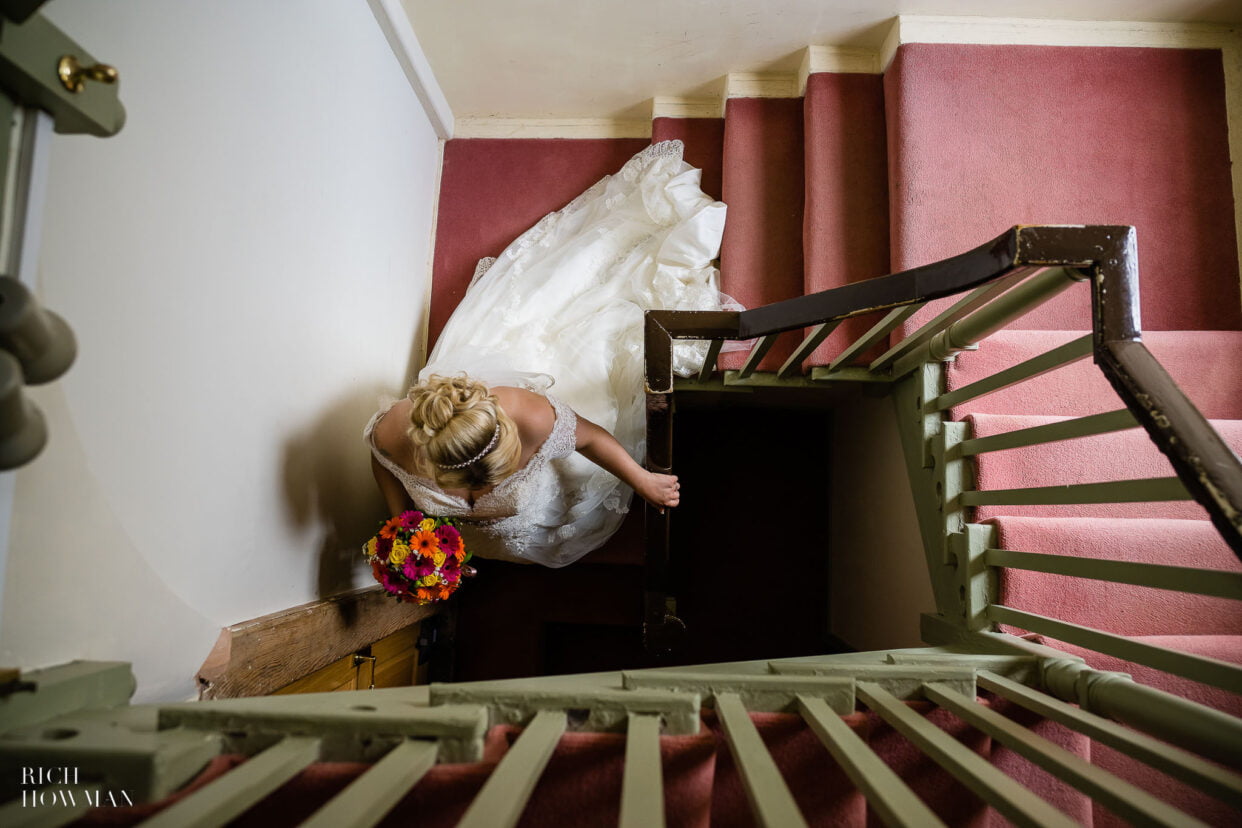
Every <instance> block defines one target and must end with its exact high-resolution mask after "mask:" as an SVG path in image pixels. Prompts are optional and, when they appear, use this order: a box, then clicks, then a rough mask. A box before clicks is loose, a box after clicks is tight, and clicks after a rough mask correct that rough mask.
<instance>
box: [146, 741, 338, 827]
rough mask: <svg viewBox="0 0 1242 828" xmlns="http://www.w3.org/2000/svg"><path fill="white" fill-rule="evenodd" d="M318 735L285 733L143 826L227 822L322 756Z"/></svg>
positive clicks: (219, 824) (196, 824)
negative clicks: (273, 742)
mask: <svg viewBox="0 0 1242 828" xmlns="http://www.w3.org/2000/svg"><path fill="white" fill-rule="evenodd" d="M319 747H320V739H319V738H318V737H316V736H286V737H285V738H283V739H281V740H280V741H279V742H277V743H276V744H274V745H272V746H271V747H269V748H268V749H267V750H264V751H263V752H261V753H259V754H258V755H256V756H252V757H251V758H249V759H247V760H246V761H245V762H243V763H242V764H240V765H238V766H237V767H236V768H233V770H231V771H229V772H228V773H226V774H225V775H224V776H221V777H220V778H218V779H216V780H214V781H212V782H209V783H208V784H207V785H205V786H203V787H202V788H199V789H198V790H197V791H195V792H194V793H192V794H190V795H189V796H187V797H186V798H185V799H180V800H178V801H176V802H174V803H173V804H172V805H169V806H168V807H167V808H165V809H164V810H162V811H160V812H159V813H158V814H156V815H155V816H153V817H151V818H150V819H148V820H146V821H145V822H143V823H142V828H209V826H211V828H215V826H222V825H226V824H227V823H228V822H229V821H230V820H232V819H234V818H236V817H238V816H240V815H241V814H242V813H244V812H245V811H246V810H247V809H248V808H250V807H251V806H252V805H254V804H255V803H256V802H259V801H260V800H261V799H263V798H264V797H266V796H267V795H268V794H270V793H271V792H272V791H274V790H276V789H277V788H279V787H280V786H281V785H283V784H285V783H286V782H288V781H289V780H290V779H292V778H293V777H294V776H296V775H297V774H298V773H299V772H300V771H301V770H302V769H303V768H305V767H306V766H307V765H309V764H310V763H311V762H314V761H315V760H316V759H318V758H319Z"/></svg>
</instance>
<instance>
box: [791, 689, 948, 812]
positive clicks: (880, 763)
mask: <svg viewBox="0 0 1242 828" xmlns="http://www.w3.org/2000/svg"><path fill="white" fill-rule="evenodd" d="M798 706H799V709H800V710H801V712H802V718H803V719H805V720H806V723H807V725H809V726H810V728H811V730H813V731H815V735H816V736H818V737H819V738H820V741H822V742H823V743H824V747H826V748H828V752H829V753H831V754H832V758H833V759H836V760H837V764H838V765H840V766H841V768H842V770H844V771H845V773H846V775H847V776H849V778H850V781H851V782H853V783H854V785H855V787H857V788H858V790H860V791H862V794H863V796H865V797H866V798H867V805H868V806H869V807H870V808H871V810H873V811H875V813H876V816H878V817H879V818H880V819H881V820H882V821H883V822H884V824H885V825H889V826H893V828H900V827H901V826H906V825H920V826H928V828H935V826H938V825H939V826H943V825H944V823H943V822H941V821H940V819H939V817H937V816H936V815H935V814H934V813H932V811H931V809H930V808H928V807H927V806H926V805H924V804H923V801H922V800H921V799H919V798H918V797H917V796H915V795H914V792H913V791H911V790H910V788H909V787H907V786H906V783H905V782H902V781H901V777H899V776H898V775H897V774H896V773H894V772H893V770H892V768H890V767H889V766H888V765H886V764H884V760H883V759H881V758H880V757H879V756H877V755H876V754H875V751H873V750H872V749H871V748H869V747H867V743H866V742H864V741H863V740H862V739H861V738H859V736H858V734H857V733H855V732H854V731H852V730H850V728H849V725H847V724H846V723H845V722H843V721H841V717H840V716H838V715H837V714H836V713H834V712H833V711H831V710H829V709H828V705H826V704H824V703H823V701H821V700H820V699H815V698H808V697H806V696H799V697H798Z"/></svg>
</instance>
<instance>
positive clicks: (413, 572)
mask: <svg viewBox="0 0 1242 828" xmlns="http://www.w3.org/2000/svg"><path fill="white" fill-rule="evenodd" d="M401 574H402V575H404V576H405V577H407V578H409V579H410V580H411V581H417V580H418V579H419V578H421V577H423V576H422V575H420V574H419V572H418V562H417V561H416V560H414V556H413V555H411V556H410V557H408V558H406V559H405V563H403V564H402V565H401Z"/></svg>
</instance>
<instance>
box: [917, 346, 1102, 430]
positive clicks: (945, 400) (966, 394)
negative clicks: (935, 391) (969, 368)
mask: <svg viewBox="0 0 1242 828" xmlns="http://www.w3.org/2000/svg"><path fill="white" fill-rule="evenodd" d="M1089 356H1091V334H1087V335H1086V336H1082V337H1079V338H1078V339H1075V340H1074V341H1073V342H1067V343H1065V344H1064V345H1062V346H1060V347H1058V348H1053V349H1052V350H1051V351H1048V352H1047V353H1044V354H1040V355H1039V356H1037V357H1033V358H1031V359H1028V360H1026V361H1025V362H1019V363H1018V364H1017V365H1014V366H1012V367H1010V368H1006V369H1005V370H1003V371H998V372H996V373H995V374H992V375H991V376H990V377H985V378H984V379H981V380H979V381H978V382H972V383H971V384H970V385H967V386H965V387H964V388H959V389H957V390H956V391H950V392H949V393H947V394H941V395H940V396H939V397H937V398H936V399H934V400H929V401H928V402H927V409H926V410H927V412H928V413H931V412H933V411H944V410H945V409H948V408H952V407H953V406H955V405H960V404H961V403H964V402H966V401H967V400H973V399H975V398H977V397H982V396H984V395H985V394H991V393H993V392H995V391H1000V390H1001V389H1003V388H1008V387H1010V386H1011V385H1017V384H1018V383H1020V382H1024V381H1026V380H1029V379H1032V378H1034V377H1038V376H1039V375H1040V374H1046V373H1048V372H1049V371H1052V370H1055V369H1057V368H1060V367H1062V366H1064V365H1070V364H1072V363H1075V362H1078V361H1079V360H1082V359H1086V358H1087V357H1089Z"/></svg>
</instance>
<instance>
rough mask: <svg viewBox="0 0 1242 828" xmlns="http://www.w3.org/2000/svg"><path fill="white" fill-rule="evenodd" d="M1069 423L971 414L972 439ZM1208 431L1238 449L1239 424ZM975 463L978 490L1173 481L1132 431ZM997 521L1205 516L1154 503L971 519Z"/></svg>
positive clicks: (1179, 504) (1023, 509)
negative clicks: (1152, 479)
mask: <svg viewBox="0 0 1242 828" xmlns="http://www.w3.org/2000/svg"><path fill="white" fill-rule="evenodd" d="M1066 419H1069V418H1067V417H1047V416H1034V415H1019V414H971V415H970V416H968V417H967V418H966V420H965V422H968V423H970V424H971V430H972V432H973V434H974V436H975V437H988V436H991V435H993V434H1001V433H1004V432H1009V431H1016V430H1018V429H1022V428H1031V427H1034V426H1040V425H1046V424H1048V423H1053V422H1061V421H1064V420H1066ZM1211 424H1212V426H1213V427H1214V428H1215V429H1216V431H1217V432H1218V433H1219V434H1220V435H1221V437H1222V438H1224V440H1225V442H1226V443H1227V444H1228V445H1229V446H1230V447H1231V448H1232V449H1233V450H1234V451H1235V452H1237V451H1239V449H1242V420H1212V421H1211ZM975 459H976V464H975V467H976V486H975V488H977V489H981V490H985V489H986V490H990V489H1020V488H1032V487H1041V486H1064V485H1069V484H1074V483H1097V482H1103V481H1112V480H1129V479H1140V478H1148V477H1172V476H1174V472H1173V467H1172V466H1171V465H1170V464H1169V461H1168V459H1167V458H1166V457H1165V456H1164V455H1163V454H1161V453H1160V450H1159V449H1157V448H1156V446H1155V444H1154V443H1152V441H1151V439H1150V438H1149V437H1148V435H1147V432H1146V431H1144V430H1142V429H1139V428H1133V429H1130V430H1129V431H1118V432H1114V433H1112V434H1099V435H1095V436H1092V437H1082V438H1079V439H1076V440H1062V441H1060V442H1056V443H1045V444H1043V445H1037V446H1028V447H1025V448H1017V449H1009V450H1007V451H994V452H989V453H987V454H981V455H979V456H978V457H976V458H975ZM1001 516H1026V517H1111V518H1174V519H1187V520H1204V519H1206V518H1207V512H1206V510H1205V509H1204V508H1203V507H1202V506H1200V505H1199V504H1197V503H1195V502H1194V501H1193V500H1185V501H1162V502H1153V503H1085V504H1063V505H1051V506H979V507H976V509H975V517H974V519H975V520H976V521H977V522H982V521H985V520H987V519H988V518H994V517H1001Z"/></svg>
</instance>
